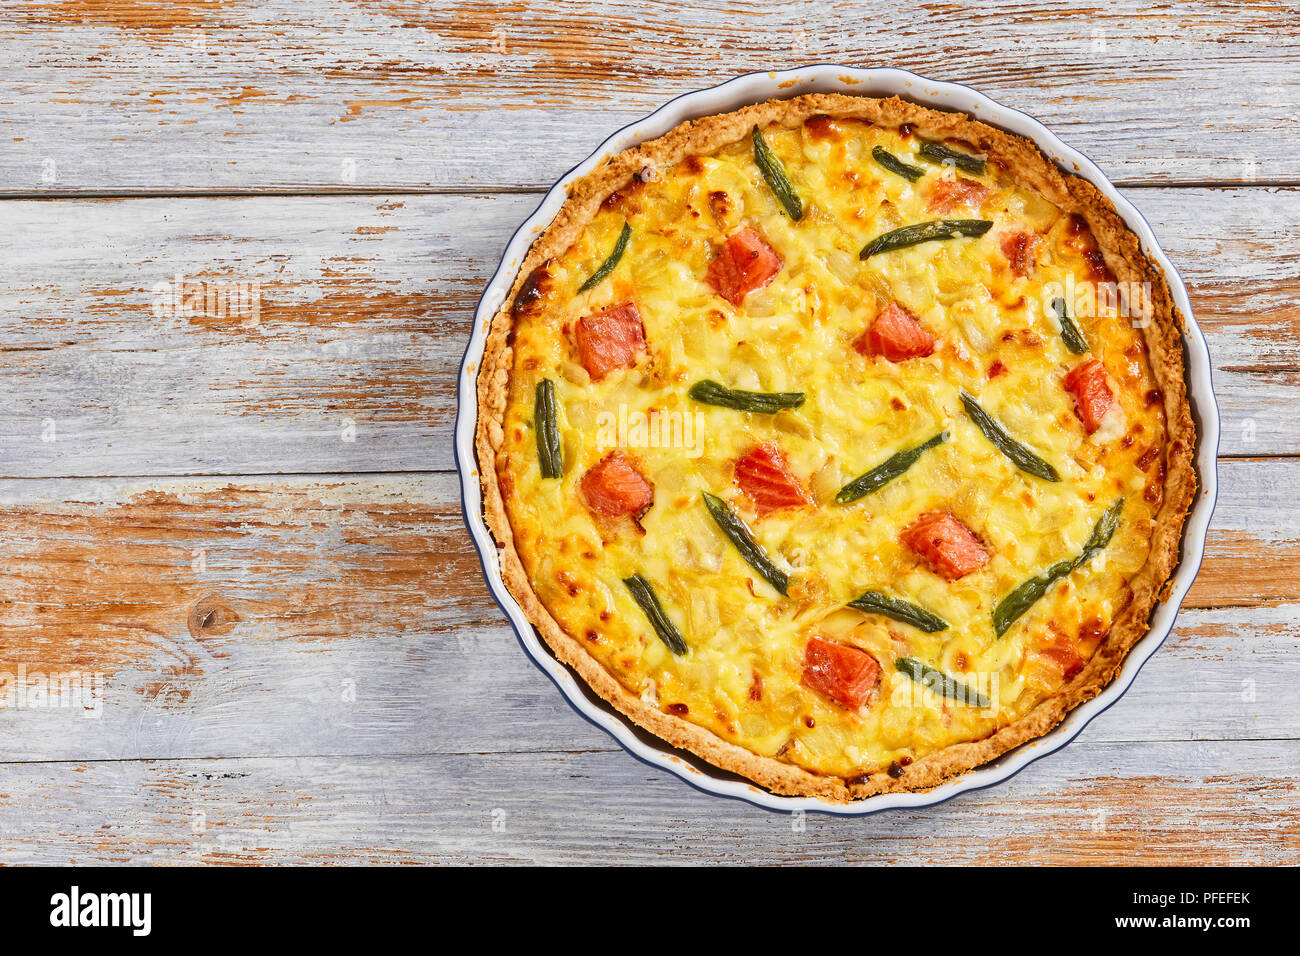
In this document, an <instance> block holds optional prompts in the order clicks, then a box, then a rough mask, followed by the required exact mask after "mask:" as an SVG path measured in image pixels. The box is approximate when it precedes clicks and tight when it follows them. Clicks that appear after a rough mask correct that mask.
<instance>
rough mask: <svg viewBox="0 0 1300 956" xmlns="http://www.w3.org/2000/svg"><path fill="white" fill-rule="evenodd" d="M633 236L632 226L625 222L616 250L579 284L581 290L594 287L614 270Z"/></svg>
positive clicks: (615, 245)
mask: <svg viewBox="0 0 1300 956" xmlns="http://www.w3.org/2000/svg"><path fill="white" fill-rule="evenodd" d="M631 238H632V227H631V226H630V225H628V224H627V223H626V222H625V223H623V231H622V232H620V233H619V234H618V241H617V242H616V243H614V251H613V252H611V253H610V254H609V258H608V259H606V260H605V261H604V262H602V263H601V264H600V268H599V269H597V270H596V271H595V272H593V273H592V274H591V276H590V277H589V278H588V279H587V281H586V282H584V283H583V284H582V285H580V286H578V291H579V292H586V291H587V290H588V289H594V288H595V287H596V286H597V285H599V284H600V280H602V279H604V278H605V277H606V276H607V275H609V274H610V273H611V272H613V271H614V267H615V266H616V265H618V261H619V260H620V259H622V258H623V253H624V252H626V251H627V241H628V240H629V239H631Z"/></svg>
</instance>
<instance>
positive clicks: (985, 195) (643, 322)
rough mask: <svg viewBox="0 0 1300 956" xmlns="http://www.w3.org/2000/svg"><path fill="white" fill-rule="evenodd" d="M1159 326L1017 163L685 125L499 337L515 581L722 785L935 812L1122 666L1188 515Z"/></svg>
mask: <svg viewBox="0 0 1300 956" xmlns="http://www.w3.org/2000/svg"><path fill="white" fill-rule="evenodd" d="M1181 323H1182V319H1181V317H1180V316H1179V314H1178V313H1177V310H1176V309H1175V307H1174V305H1173V303H1172V301H1171V298H1170V294H1169V290H1168V287H1167V285H1166V282H1165V279H1164V277H1163V275H1162V273H1161V272H1160V271H1159V269H1158V268H1157V267H1156V266H1154V265H1153V264H1152V262H1151V261H1150V260H1149V259H1148V258H1147V257H1146V255H1145V254H1144V253H1143V251H1142V250H1141V248H1140V245H1139V242H1138V239H1137V238H1136V236H1134V234H1133V233H1132V232H1131V231H1130V230H1129V229H1128V228H1127V227H1126V226H1125V224H1124V223H1123V221H1122V220H1121V219H1120V218H1119V216H1118V215H1117V213H1116V212H1115V210H1114V208H1113V207H1112V206H1111V204H1110V203H1109V202H1108V201H1107V200H1106V199H1105V198H1104V197H1103V196H1102V195H1101V194H1100V193H1099V192H1098V190H1097V189H1096V188H1095V187H1093V186H1092V185H1091V184H1089V183H1088V182H1086V181H1085V180H1083V179H1081V178H1079V177H1077V176H1074V175H1071V174H1069V173H1068V172H1065V171H1062V170H1060V169H1058V168H1057V167H1056V166H1055V165H1054V164H1053V163H1052V162H1051V161H1050V160H1049V159H1048V158H1047V157H1045V156H1044V155H1043V154H1042V153H1041V152H1039V150H1038V149H1037V147H1036V146H1035V145H1034V144H1032V143H1031V142H1029V141H1028V140H1025V139H1022V138H1020V137H1017V136H1014V135H1011V134H1009V133H1006V132H1004V131H1002V130H999V129H996V128H993V127H991V126H988V125H985V124H982V123H980V122H977V121H974V120H972V119H971V118H969V117H967V116H965V115H963V114H958V113H949V112H941V111H935V110H932V109H928V108H924V107H921V106H918V105H915V104H912V103H908V102H905V101H903V100H900V99H897V98H893V99H873V98H867V97H852V96H841V95H809V96H801V97H798V98H795V99H791V100H786V101H771V102H767V103H761V104H757V105H754V106H750V107H746V108H744V109H740V110H737V111H735V112H732V113H727V114H722V115H717V116H711V117H707V118H704V119H700V120H696V121H693V122H689V123H686V124H684V125H682V126H680V127H678V128H676V129H674V130H673V131H672V132H670V133H668V134H667V135H665V136H663V137H661V138H659V139H656V140H653V141H650V142H647V143H644V144H642V145H640V146H638V147H636V148H633V149H629V150H627V151H625V152H622V153H619V154H617V155H614V156H612V157H609V158H608V159H606V160H605V161H604V162H603V163H602V164H601V165H600V166H599V167H598V168H597V169H596V170H595V171H594V172H592V173H590V174H588V175H586V176H585V177H583V178H581V179H579V180H577V181H576V182H575V183H574V184H573V185H572V187H571V188H570V192H569V197H568V200H567V202H566V203H565V205H564V206H563V208H562V209H561V211H560V212H559V214H558V216H557V217H556V218H555V219H554V220H553V221H552V223H551V224H550V226H549V227H548V228H547V229H546V230H545V231H544V232H542V233H541V234H540V235H539V237H538V238H537V239H536V241H535V242H534V243H533V245H532V247H531V250H530V251H529V253H528V255H527V258H526V260H525V261H524V262H523V264H522V267H521V269H520V271H519V273H518V276H517V278H516V280H515V282H514V286H513V288H512V289H511V292H510V295H509V297H508V299H507V301H506V303H505V305H504V306H503V307H502V308H501V310H500V311H499V312H498V313H497V314H496V315H495V317H494V318H493V319H492V321H491V325H490V328H489V330H488V342H487V349H486V352H485V356H484V360H483V365H482V368H481V369H480V372H479V377H478V403H479V407H478V425H477V433H476V451H477V457H478V467H479V471H480V479H481V482H482V488H483V496H484V502H485V504H484V510H485V516H486V519H487V521H488V525H489V527H490V528H491V529H492V532H493V534H494V535H495V537H496V539H497V543H498V545H499V549H500V558H501V566H502V571H503V577H504V580H505V581H506V583H507V586H508V587H509V589H510V591H511V592H512V594H513V595H514V597H515V598H516V599H517V600H518V602H519V604H520V606H521V607H522V608H523V609H524V611H525V613H526V614H527V616H528V617H529V618H530V620H531V621H532V623H533V624H534V625H535V626H536V628H537V630H538V632H539V633H540V634H541V636H542V638H543V639H544V640H545V641H546V643H547V645H549V647H550V648H551V650H552V651H553V652H554V653H555V655H556V656H557V657H558V658H559V659H560V660H561V661H563V662H564V663H565V664H566V665H568V666H569V667H570V668H571V669H572V670H573V671H575V672H576V673H577V675H579V676H580V677H581V678H582V679H583V680H584V681H585V682H586V683H587V684H588V685H589V686H590V687H591V688H592V689H593V690H594V691H595V692H596V693H597V694H599V695H600V696H601V697H603V698H604V699H605V700H606V701H608V702H609V703H610V704H611V705H612V706H613V707H615V708H617V710H619V711H620V712H622V713H623V714H624V715H626V717H628V718H630V719H631V720H632V721H634V722H635V723H637V724H639V725H640V726H642V727H643V728H646V729H647V730H649V731H651V732H653V733H654V734H657V735H658V736H659V737H661V738H663V740H665V741H667V742H668V743H670V744H672V745H674V746H676V747H678V748H682V749H684V750H686V751H689V752H691V753H692V754H694V755H696V756H697V757H699V758H702V760H704V761H706V762H708V763H709V764H712V765H714V766H716V767H718V768H721V769H723V770H725V771H730V772H734V773H735V774H739V775H742V776H743V777H745V778H748V779H749V780H751V781H753V782H754V783H755V784H757V785H761V786H763V787H766V788H768V789H769V790H770V791H772V792H774V793H780V794H803V795H812V796H817V797H820V798H822V799H825V800H829V801H839V802H847V801H852V800H858V799H863V798H868V797H870V796H871V795H873V794H878V793H882V792H886V791H897V790H920V789H926V788H930V787H934V786H935V785H937V784H938V783H940V782H942V781H943V780H945V779H947V778H949V777H952V776H954V775H956V774H960V773H962V772H964V771H967V770H969V769H971V768H974V767H977V766H979V765H980V764H983V763H985V762H987V761H990V760H992V759H994V758H996V757H998V756H999V755H1000V754H1003V753H1005V752H1006V751H1008V750H1010V749H1011V748H1013V747H1016V746H1018V745H1020V744H1023V743H1025V742H1026V741H1029V740H1031V739H1033V738H1035V737H1038V736H1040V735H1042V734H1044V733H1046V732H1047V731H1048V730H1050V729H1051V728H1052V727H1054V726H1055V725H1056V724H1057V723H1058V722H1060V721H1061V719H1062V718H1063V717H1064V716H1065V715H1066V714H1067V713H1068V712H1069V711H1070V710H1071V708H1073V707H1075V706H1077V705H1078V704H1080V703H1081V702H1083V701H1084V700H1087V699H1088V698H1090V697H1092V696H1094V695H1096V694H1097V693H1098V692H1099V691H1100V690H1101V689H1102V688H1103V687H1105V686H1106V684H1107V683H1108V682H1109V681H1110V680H1111V679H1112V678H1113V676H1114V675H1115V673H1116V670H1117V668H1118V667H1119V665H1120V663H1121V662H1122V661H1123V659H1124V656H1125V654H1126V653H1127V652H1128V651H1129V649H1130V648H1131V647H1132V646H1133V644H1134V643H1135V642H1136V641H1137V640H1138V639H1139V638H1140V637H1142V636H1143V635H1144V634H1145V633H1146V631H1147V627H1148V619H1149V617H1150V614H1151V612H1152V609H1153V607H1154V605H1155V604H1156V603H1157V602H1158V601H1159V600H1160V598H1161V596H1162V593H1163V591H1164V588H1165V587H1166V585H1167V582H1168V581H1169V579H1170V576H1171V574H1172V572H1173V570H1174V568H1175V567H1176V565H1177V562H1178V558H1179V549H1180V540H1181V533H1182V527H1183V521H1184V516H1185V514H1186V511H1187V509H1188V507H1189V505H1190V503H1191V500H1192V496H1193V493H1194V490H1195V486H1196V479H1195V473H1194V470H1193V450H1194V445H1195V440H1196V434H1195V427H1194V424H1193V421H1192V418H1191V414H1190V410H1189V405H1188V401H1187V387H1186V380H1185V374H1184V365H1183V348H1182V339H1181Z"/></svg>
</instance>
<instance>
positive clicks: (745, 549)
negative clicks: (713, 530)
mask: <svg viewBox="0 0 1300 956" xmlns="http://www.w3.org/2000/svg"><path fill="white" fill-rule="evenodd" d="M704 506H705V507H706V508H708V509H709V514H710V515H711V516H712V517H713V520H714V522H716V523H717V525H718V528H719V529H720V530H721V531H722V533H723V534H724V535H726V536H727V540H728V541H730V542H731V543H732V544H733V545H735V546H736V550H737V551H739V552H740V556H741V557H742V558H744V559H745V562H746V563H747V564H748V565H749V566H750V567H751V568H753V569H754V570H755V571H757V572H758V573H759V575H760V576H761V577H762V578H763V580H764V581H766V582H767V583H768V584H770V585H772V587H774V588H776V589H777V590H778V591H780V592H781V593H782V594H786V595H788V594H789V587H790V576H789V575H788V574H786V573H785V572H784V571H782V570H781V569H780V568H778V567H777V566H776V565H775V564H773V563H772V560H771V559H770V558H769V557H768V556H767V552H766V551H764V550H763V548H762V546H761V545H760V544H759V543H758V542H757V541H755V540H754V535H753V533H751V532H750V530H749V528H747V527H746V526H745V522H744V521H742V520H741V518H740V515H738V514H736V512H735V511H733V510H732V509H731V506H730V505H728V504H727V503H726V502H725V501H723V500H722V499H721V498H719V497H717V496H716V495H711V494H709V493H708V492H707V491H706V492H704Z"/></svg>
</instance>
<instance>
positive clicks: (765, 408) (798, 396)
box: [687, 378, 805, 415]
mask: <svg viewBox="0 0 1300 956" xmlns="http://www.w3.org/2000/svg"><path fill="white" fill-rule="evenodd" d="M687 394H688V395H690V396H691V398H693V399H694V400H695V401H697V402H700V403H701V404H704V405H720V406H722V407H723V408H734V409H736V410H737V411H741V412H758V413H759V414H762V415H773V414H775V413H777V412H779V411H782V410H784V409H787V408H798V407H799V406H800V405H802V404H803V403H804V398H805V396H804V393H803V392H745V391H741V390H740V389H737V388H727V387H726V386H725V385H722V384H721V383H719V382H715V381H713V380H712V379H709V378H706V379H703V380H701V381H698V382H696V383H695V384H694V385H692V386H691V390H690V391H689V392H688V393H687Z"/></svg>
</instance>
